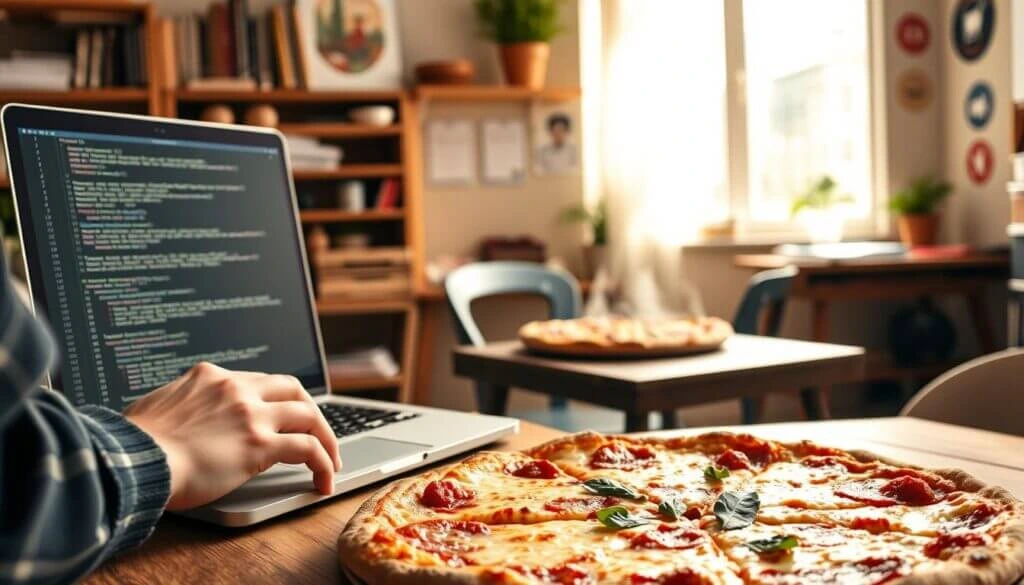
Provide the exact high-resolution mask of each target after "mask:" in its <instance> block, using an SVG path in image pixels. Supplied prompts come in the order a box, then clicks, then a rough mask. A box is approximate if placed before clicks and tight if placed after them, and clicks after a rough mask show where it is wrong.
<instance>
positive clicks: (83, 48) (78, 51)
mask: <svg viewBox="0 0 1024 585" xmlns="http://www.w3.org/2000/svg"><path fill="white" fill-rule="evenodd" d="M88 85H89V31H88V30H86V29H79V30H78V31H77V32H76V33H75V69H74V74H73V78H72V82H71V87H74V88H75V89H82V88H85V87H87V86H88Z"/></svg>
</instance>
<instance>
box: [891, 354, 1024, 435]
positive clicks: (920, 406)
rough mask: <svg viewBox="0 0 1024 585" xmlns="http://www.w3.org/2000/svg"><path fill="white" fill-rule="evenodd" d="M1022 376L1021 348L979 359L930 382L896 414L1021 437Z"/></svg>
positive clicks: (1023, 416) (1023, 359)
mask: <svg viewBox="0 0 1024 585" xmlns="http://www.w3.org/2000/svg"><path fill="white" fill-rule="evenodd" d="M1022 375H1024V349H1007V350H1004V351H1000V352H997V353H993V354H989V355H985V356H981V357H979V358H976V359H973V360H971V361H969V362H967V363H964V364H961V365H959V366H957V367H955V368H953V369H952V370H950V371H948V372H946V373H945V374H942V375H941V376H939V377H938V378H935V379H934V380H932V382H931V383H929V384H928V385H927V386H925V387H924V388H922V389H921V391H920V392H918V393H917V394H915V395H914V397H913V398H912V399H911V400H910V402H909V403H907V405H906V406H904V407H903V410H902V411H900V415H901V416H916V417H919V418H926V419H928V420H934V421H938V422H945V423H951V424H957V425H964V426H968V427H976V428H980V429H986V430H989V431H997V432H1001V433H1010V434H1014V435H1024V399H1022V397H1021V396H1020V394H1018V392H1019V391H1020V388H1021V386H1020V379H1021V376H1022Z"/></svg>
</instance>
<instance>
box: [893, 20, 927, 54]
mask: <svg viewBox="0 0 1024 585" xmlns="http://www.w3.org/2000/svg"><path fill="white" fill-rule="evenodd" d="M930 41H931V29H929V28H928V21H927V20H925V19H924V17H923V16H921V15H920V14H917V13H916V12H907V13H906V14H904V15H903V16H901V17H900V19H899V20H898V21H897V22H896V44H897V45H899V47H900V48H901V49H903V51H904V52H906V53H907V54H910V55H919V54H921V53H923V52H924V50H925V49H927V48H928V43H929V42H930Z"/></svg>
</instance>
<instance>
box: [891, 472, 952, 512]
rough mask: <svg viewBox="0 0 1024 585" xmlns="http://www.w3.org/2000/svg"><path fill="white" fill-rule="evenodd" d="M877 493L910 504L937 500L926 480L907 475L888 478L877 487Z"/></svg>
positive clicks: (923, 504) (921, 503)
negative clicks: (887, 480) (883, 483)
mask: <svg viewBox="0 0 1024 585" xmlns="http://www.w3.org/2000/svg"><path fill="white" fill-rule="evenodd" d="M878 493H880V494H882V495H883V496H888V497H890V498H893V499H896V500H899V501H901V502H903V503H906V504H910V505H911V506H927V505H928V504H934V503H935V502H937V501H939V498H938V497H937V496H936V495H935V492H934V491H932V487H931V486H930V485H928V482H926V481H924V480H923V479H921V478H919V477H911V476H909V475H904V476H902V477H897V478H896V479H892V480H889V482H888V483H886V484H885V485H883V486H882V487H881V488H879V490H878Z"/></svg>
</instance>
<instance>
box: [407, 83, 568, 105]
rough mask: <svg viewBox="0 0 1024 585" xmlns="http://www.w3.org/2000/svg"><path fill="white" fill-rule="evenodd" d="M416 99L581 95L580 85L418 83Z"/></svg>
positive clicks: (491, 99) (561, 99)
mask: <svg viewBox="0 0 1024 585" xmlns="http://www.w3.org/2000/svg"><path fill="white" fill-rule="evenodd" d="M415 96H416V99H419V100H422V101H427V100H438V101H450V102H507V101H522V100H540V101H547V102H567V101H572V100H575V99H578V98H579V97H580V88H578V87H545V88H542V89H529V88H526V87H514V86H511V85H418V86H416V89H415Z"/></svg>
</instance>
